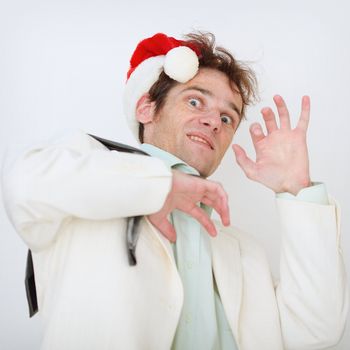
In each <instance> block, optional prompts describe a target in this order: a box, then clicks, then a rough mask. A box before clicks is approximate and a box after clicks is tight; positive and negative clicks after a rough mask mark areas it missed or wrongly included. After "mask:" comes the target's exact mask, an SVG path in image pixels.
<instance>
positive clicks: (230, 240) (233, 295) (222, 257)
mask: <svg viewBox="0 0 350 350" xmlns="http://www.w3.org/2000/svg"><path fill="white" fill-rule="evenodd" d="M211 246H212V260H213V271H214V276H215V280H216V284H217V287H218V290H219V294H220V299H221V302H222V305H223V307H224V309H225V312H226V317H227V321H228V323H229V325H230V327H231V330H232V333H233V335H234V337H235V339H236V341H237V342H238V343H239V333H238V322H239V313H240V307H241V302H242V288H243V280H242V266H241V259H240V256H241V255H240V248H239V243H238V241H237V239H235V238H234V237H233V236H232V235H228V234H227V233H225V232H219V234H218V235H217V236H216V237H214V238H212V239H211Z"/></svg>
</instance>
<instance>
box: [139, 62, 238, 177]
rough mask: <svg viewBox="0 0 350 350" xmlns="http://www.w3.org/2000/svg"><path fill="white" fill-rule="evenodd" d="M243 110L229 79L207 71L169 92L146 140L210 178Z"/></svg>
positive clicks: (147, 129) (151, 123)
mask: <svg viewBox="0 0 350 350" xmlns="http://www.w3.org/2000/svg"><path fill="white" fill-rule="evenodd" d="M241 110H242V99H241V96H240V95H239V94H238V93H237V92H236V91H234V90H233V89H232V88H231V84H230V82H229V80H228V78H227V77H226V75H224V73H222V72H219V71H217V70H213V69H208V68H203V69H200V71H199V73H198V74H197V75H196V76H195V77H194V78H193V79H192V80H190V81H189V82H187V83H186V84H177V85H176V86H174V87H173V88H172V89H171V90H170V91H169V93H168V96H167V97H166V100H165V103H164V105H163V107H162V108H161V109H160V110H159V111H158V112H157V113H155V114H154V115H153V117H152V122H150V123H147V124H145V134H144V135H145V137H144V140H145V142H147V143H150V144H153V145H154V146H156V147H159V148H161V149H163V150H165V151H167V152H169V153H172V154H173V155H175V156H176V157H178V158H180V159H181V160H183V161H184V162H186V163H187V164H188V165H190V166H192V167H193V168H195V169H197V170H198V172H199V173H200V174H201V176H203V177H208V176H209V175H211V174H212V173H213V172H214V171H215V170H216V168H217V167H218V166H219V164H220V162H221V160H222V158H223V156H224V154H225V152H226V150H227V148H228V147H229V145H230V143H231V141H232V138H233V135H234V133H235V131H236V129H237V126H238V124H239V121H240V119H241V116H240V111H241ZM227 120H228V121H229V122H232V123H231V124H228V123H226V121H227ZM224 121H225V122H224Z"/></svg>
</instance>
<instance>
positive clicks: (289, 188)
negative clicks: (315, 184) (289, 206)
mask: <svg viewBox="0 0 350 350" xmlns="http://www.w3.org/2000/svg"><path fill="white" fill-rule="evenodd" d="M310 186H312V182H311V180H310V178H305V179H303V180H300V181H298V182H293V183H291V184H288V185H286V186H284V187H283V188H281V190H280V191H275V192H276V193H283V192H287V193H290V194H292V195H293V196H296V195H297V194H298V193H299V192H300V191H301V190H302V189H304V188H307V187H310Z"/></svg>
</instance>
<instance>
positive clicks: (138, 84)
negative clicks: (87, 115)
mask: <svg viewBox="0 0 350 350" xmlns="http://www.w3.org/2000/svg"><path fill="white" fill-rule="evenodd" d="M198 55H199V51H198V49H197V48H196V47H194V46H193V45H191V44H190V43H187V42H185V41H180V40H177V39H175V38H172V37H168V36H166V35H165V34H163V33H158V34H155V35H154V36H153V37H150V38H147V39H144V40H142V41H141V42H140V43H139V44H138V46H137V47H136V49H135V51H134V54H133V56H132V57H131V60H130V69H129V71H128V75H127V77H128V80H127V82H126V86H125V91H124V99H123V102H124V113H125V115H126V118H127V122H128V125H129V127H130V129H131V131H132V133H133V135H134V136H135V138H136V140H137V141H139V138H138V135H139V131H138V130H139V123H138V121H137V119H136V115H135V112H136V104H137V102H138V100H139V99H140V98H141V96H142V95H144V94H145V93H147V92H148V91H149V90H150V88H151V87H152V85H153V84H154V83H155V82H156V81H157V80H158V78H159V75H160V74H161V72H162V71H164V72H165V74H167V75H168V76H169V77H170V78H172V79H174V80H176V81H178V82H179V83H186V82H188V81H189V80H191V79H192V78H193V77H194V76H195V75H196V74H197V72H198V67H199V60H198Z"/></svg>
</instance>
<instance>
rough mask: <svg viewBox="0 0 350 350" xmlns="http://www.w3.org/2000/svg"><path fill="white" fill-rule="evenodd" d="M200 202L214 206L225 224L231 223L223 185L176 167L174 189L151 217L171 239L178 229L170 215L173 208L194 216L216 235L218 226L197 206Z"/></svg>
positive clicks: (174, 236) (171, 239)
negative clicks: (171, 220) (170, 219)
mask: <svg viewBox="0 0 350 350" xmlns="http://www.w3.org/2000/svg"><path fill="white" fill-rule="evenodd" d="M199 202H202V203H204V204H206V205H209V206H211V207H212V208H214V209H215V210H216V212H217V213H218V214H219V215H220V217H221V221H222V223H223V224H224V225H225V226H228V225H229V224H230V214H229V207H228V197H227V194H226V192H225V191H224V189H223V188H222V186H221V185H220V184H218V183H216V182H213V181H210V180H204V179H202V178H200V177H197V176H191V175H187V174H183V173H181V172H179V171H177V170H173V182H172V188H171V190H170V192H169V194H168V196H167V199H166V201H165V203H164V205H163V207H162V209H161V210H160V211H159V212H157V213H154V214H151V215H149V216H148V218H149V220H150V222H151V223H152V224H153V225H154V226H155V227H156V228H157V229H158V230H159V231H160V232H161V233H162V234H163V235H164V236H165V237H166V238H168V239H169V241H171V242H175V240H176V232H175V229H174V227H173V226H172V225H171V223H170V222H169V221H168V219H167V216H168V214H169V213H170V212H172V211H173V210H174V209H178V210H181V211H183V212H185V213H187V214H188V215H191V216H192V217H194V218H195V219H196V220H198V221H199V223H200V224H202V225H203V227H204V228H205V229H206V230H207V231H208V233H209V234H210V235H211V236H215V235H216V233H217V232H216V228H215V225H214V223H213V222H212V220H211V219H210V218H209V217H208V215H207V213H206V212H205V211H204V210H203V209H201V208H200V207H199V206H198V205H197V204H198V203H199Z"/></svg>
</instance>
